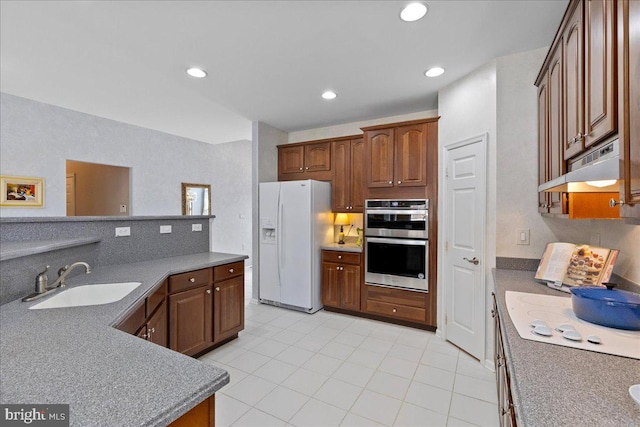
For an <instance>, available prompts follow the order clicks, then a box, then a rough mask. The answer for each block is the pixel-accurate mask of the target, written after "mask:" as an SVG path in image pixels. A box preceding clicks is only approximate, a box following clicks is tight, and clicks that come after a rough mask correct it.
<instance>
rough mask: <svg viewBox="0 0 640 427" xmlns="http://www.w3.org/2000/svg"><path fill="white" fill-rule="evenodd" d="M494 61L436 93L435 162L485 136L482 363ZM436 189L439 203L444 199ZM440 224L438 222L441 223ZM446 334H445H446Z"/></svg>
mask: <svg viewBox="0 0 640 427" xmlns="http://www.w3.org/2000/svg"><path fill="white" fill-rule="evenodd" d="M496 98H497V89H496V61H495V60H494V61H491V62H489V63H488V64H486V65H484V66H482V67H480V68H478V69H477V70H475V71H473V72H472V73H470V74H468V75H467V76H465V77H463V78H461V79H460V80H457V81H456V82H454V83H452V84H450V85H449V86H447V87H445V88H444V89H442V90H440V91H439V92H438V113H439V115H440V117H441V118H440V121H439V122H438V159H439V163H440V164H444V160H445V159H444V153H445V151H446V147H447V146H448V145H451V144H454V143H456V142H459V141H463V140H466V139H469V138H472V137H475V136H479V135H483V134H487V211H486V218H487V219H486V224H485V227H486V241H485V259H484V260H483V263H482V265H484V268H485V283H486V292H485V307H487V310H486V318H485V337H486V339H485V348H486V353H485V360H486V361H488V360H490V359H491V358H492V357H493V354H492V344H493V334H492V332H491V331H492V319H491V316H490V314H489V313H490V310H489V309H488V307H489V305H490V303H491V298H490V297H491V292H492V290H493V281H492V280H491V269H492V268H493V267H495V247H496V221H495V218H496V149H497V142H496V138H497V137H496V133H497V132H496V123H497V118H496ZM443 174H444V168H440V177H439V180H440V181H441V182H442V181H443V180H444V175H443ZM442 190H443V188H442V186H441V185H440V186H439V189H438V191H439V195H438V198H439V200H445V198H444V194H443V192H442ZM443 207H444V203H440V204H439V211H438V217H439V218H444V216H443V212H442V209H443ZM442 223H443V222H442V221H441V223H440V224H442ZM439 228H440V229H439V230H438V241H439V242H440V243H439V247H438V271H439V272H440V274H439V277H438V290H439V291H438V328H439V329H442V328H443V327H444V325H445V322H444V314H445V313H444V307H445V303H444V301H445V295H446V292H447V289H446V288H445V287H444V284H443V282H442V276H441V275H442V272H443V271H444V269H443V268H444V267H443V263H442V255H443V254H444V246H443V245H444V242H445V238H444V232H443V228H444V227H442V226H440V227H439ZM445 334H446V331H445Z"/></svg>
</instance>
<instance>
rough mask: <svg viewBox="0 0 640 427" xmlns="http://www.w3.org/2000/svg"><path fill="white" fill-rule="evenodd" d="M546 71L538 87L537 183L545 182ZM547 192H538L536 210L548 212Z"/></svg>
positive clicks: (547, 163)
mask: <svg viewBox="0 0 640 427" xmlns="http://www.w3.org/2000/svg"><path fill="white" fill-rule="evenodd" d="M548 80H549V77H548V73H547V75H546V76H545V78H544V79H542V83H541V84H540V86H539V87H538V185H540V184H544V183H545V182H547V170H548V167H547V166H548V165H549V159H548V140H549V114H548V105H549V91H548V87H549V86H548V84H547V81H548ZM547 199H548V194H547V193H545V192H543V191H541V192H538V212H540V213H546V212H549V203H548V202H547Z"/></svg>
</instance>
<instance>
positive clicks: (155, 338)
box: [117, 281, 167, 347]
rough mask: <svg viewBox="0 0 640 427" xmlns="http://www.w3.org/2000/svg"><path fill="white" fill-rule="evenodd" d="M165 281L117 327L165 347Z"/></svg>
mask: <svg viewBox="0 0 640 427" xmlns="http://www.w3.org/2000/svg"><path fill="white" fill-rule="evenodd" d="M166 295H167V282H166V281H165V282H163V283H162V284H161V285H160V286H158V287H156V288H155V289H154V290H153V291H152V293H151V295H149V296H148V297H146V298H145V299H144V301H142V302H140V303H139V304H138V305H137V306H136V307H135V308H134V309H133V310H131V311H130V312H129V314H128V315H127V316H126V317H125V318H124V320H122V321H121V322H120V323H119V324H118V326H117V328H118V329H120V330H121V331H124V332H127V333H129V334H132V335H136V336H137V337H139V338H142V339H145V340H147V341H150V342H153V343H154V344H158V345H160V346H162V347H167V299H166Z"/></svg>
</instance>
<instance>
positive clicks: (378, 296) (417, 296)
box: [364, 285, 427, 308]
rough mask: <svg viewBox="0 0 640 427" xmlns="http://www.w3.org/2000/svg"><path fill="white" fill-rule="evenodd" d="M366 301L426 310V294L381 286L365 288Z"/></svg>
mask: <svg viewBox="0 0 640 427" xmlns="http://www.w3.org/2000/svg"><path fill="white" fill-rule="evenodd" d="M364 288H365V292H366V295H365V298H366V299H367V300H372V301H378V302H383V303H386V304H392V305H406V306H409V307H416V308H427V299H426V294H424V293H422V292H412V291H405V290H403V289H394V288H384V287H381V286H368V285H366V286H365V287H364Z"/></svg>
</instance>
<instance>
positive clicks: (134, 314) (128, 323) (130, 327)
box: [117, 303, 146, 335]
mask: <svg viewBox="0 0 640 427" xmlns="http://www.w3.org/2000/svg"><path fill="white" fill-rule="evenodd" d="M144 310H145V306H144V303H141V304H140V305H138V306H137V307H135V308H134V309H133V310H131V312H130V313H129V315H128V316H127V317H126V318H125V319H124V320H123V321H122V322H120V323H119V324H118V326H117V328H118V329H119V330H121V331H123V332H126V333H128V334H132V335H135V333H136V332H137V331H138V330H139V329H140V327H141V326H142V325H143V324H144V321H145V320H146V316H145V315H144Z"/></svg>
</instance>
